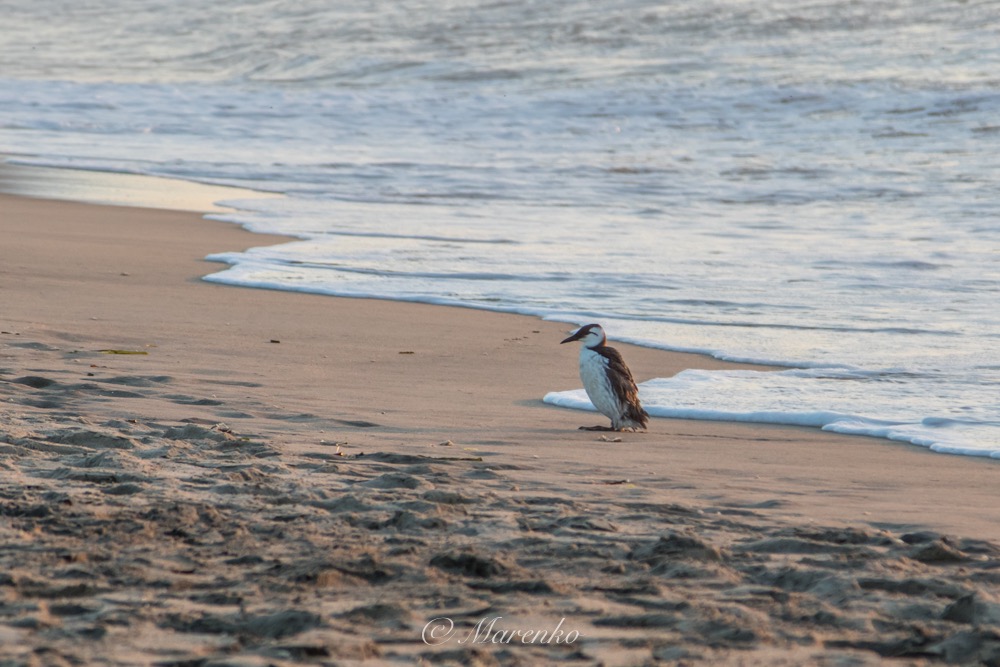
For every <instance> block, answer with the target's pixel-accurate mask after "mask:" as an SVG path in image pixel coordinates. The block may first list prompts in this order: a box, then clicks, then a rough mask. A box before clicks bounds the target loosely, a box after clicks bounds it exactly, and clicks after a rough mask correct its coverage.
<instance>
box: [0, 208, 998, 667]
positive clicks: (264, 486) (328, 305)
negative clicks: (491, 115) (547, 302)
mask: <svg viewBox="0 0 1000 667" xmlns="http://www.w3.org/2000/svg"><path fill="white" fill-rule="evenodd" d="M0 238H2V242H0V295H2V296H0V300H2V306H3V308H2V311H0V400H2V401H3V408H2V412H0V453H2V457H0V517H2V519H0V532H2V537H0V539H2V542H0V543H2V544H3V545H4V548H3V549H2V550H0V591H2V592H3V596H4V597H3V602H2V606H0V660H3V661H5V664H98V663H111V664H150V665H152V664H156V665H189V664H199V665H201V664H205V665H208V664H241V665H242V664H246V665H255V664H355V663H360V662H363V661H365V660H367V661H368V662H367V663H366V664H414V663H415V662H418V661H420V660H424V661H426V662H427V663H428V664H483V665H491V664H504V665H505V664H524V665H530V664H545V663H550V662H565V663H566V664H646V663H655V662H657V661H660V662H665V663H668V664H670V663H673V662H676V661H683V662H685V663H689V664H698V663H701V664H806V663H821V664H877V663H878V662H880V661H881V660H882V659H883V658H886V657H899V658H902V659H903V660H902V662H901V663H900V664H924V663H929V662H938V661H946V662H953V663H962V664H968V663H975V662H976V661H986V662H988V661H996V660H1000V626H998V625H997V624H998V623H1000V588H998V585H997V580H998V578H1000V575H998V574H997V572H998V566H1000V550H998V548H997V547H996V546H995V543H997V542H998V541H1000V522H998V518H1000V510H998V509H997V504H996V500H995V499H996V488H997V476H998V473H1000V468H998V467H997V464H996V463H995V462H992V461H983V460H974V459H969V458H965V457H958V456H947V455H941V454H934V453H931V452H928V451H925V450H922V449H920V448H918V447H914V446H909V445H901V444H894V443H890V442H887V441H882V440H876V439H870V438H862V437H848V436H839V435H836V434H830V433H825V432H822V431H819V430H815V429H805V428H793V427H772V426H755V425H748V424H726V423H715V422H701V421H685V420H662V419H654V420H652V422H651V425H650V430H649V432H648V433H641V434H632V433H622V434H599V433H591V432H583V431H578V430H577V426H580V425H583V424H586V425H593V424H596V423H600V422H601V421H602V419H603V418H599V417H597V416H596V415H594V414H593V413H584V412H576V411H569V410H562V409H558V408H554V407H551V406H547V405H545V404H543V403H542V402H541V400H540V399H541V397H542V396H543V395H544V394H545V393H546V392H547V391H552V390H560V389H568V388H573V387H577V386H579V379H578V378H577V375H576V350H575V349H570V346H562V347H560V346H559V345H558V342H559V340H561V339H562V338H563V337H564V336H565V335H566V332H567V330H568V328H567V327H566V326H565V325H562V324H556V323H551V322H543V321H539V320H537V319H533V318H528V317H520V316H512V315H503V314H496V313H488V312H482V311H475V310H469V309H460V308H444V307H436V306H428V305H418V304H406V303H395V302H387V301H376V300H362V299H336V298H330V297H321V296H313V295H306V294H290V293H277V292H271V291H266V290H251V289H240V288H233V287H227V286H222V285H215V284H210V283H206V282H203V281H201V280H200V276H203V275H205V274H207V273H209V272H212V271H214V270H217V269H218V268H220V267H219V265H217V264H212V263H209V262H205V261H204V260H202V259H201V258H203V257H204V256H206V255H207V254H209V253H212V252H220V251H225V250H233V249H239V248H245V247H248V246H251V245H264V244H268V243H275V242H279V241H280V240H281V239H280V238H278V237H267V236H263V235H251V234H249V233H247V232H244V231H243V230H241V229H239V228H238V227H236V226H234V225H230V224H226V223H220V222H212V221H206V220H203V219H202V218H201V217H200V215H198V214H194V213H183V212H176V211H164V210H157V209H149V208H128V207H109V206H96V205H89V204H80V203H72V202H61V201H54V200H45V199H28V198H23V197H16V196H6V195H0ZM618 347H619V348H620V349H621V350H622V352H623V354H624V355H625V357H626V359H627V360H628V362H629V364H630V366H631V367H632V369H633V371H634V373H635V374H636V375H637V379H639V380H640V381H641V380H644V379H646V378H649V377H654V376H660V377H662V376H668V375H671V374H673V373H676V372H678V371H680V370H682V369H684V368H721V367H732V366H733V365H732V364H724V363H721V362H717V361H715V360H712V359H708V358H705V357H700V356H696V355H683V354H673V353H666V352H661V351H655V350H648V349H642V348H636V347H632V346H627V345H621V346H618ZM435 619H437V620H435ZM557 640H558V641H557Z"/></svg>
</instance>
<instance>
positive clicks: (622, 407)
mask: <svg viewBox="0 0 1000 667" xmlns="http://www.w3.org/2000/svg"><path fill="white" fill-rule="evenodd" d="M573 341H580V342H581V343H583V347H581V348H580V379H581V380H583V388H584V389H585V390H586V391H587V396H588V397H590V402H591V403H593V404H594V407H595V408H597V411H598V412H600V413H601V414H603V415H604V416H606V417H608V418H609V419H611V427H610V428H608V427H607V426H581V427H580V429H581V430H584V431H635V430H638V429H642V430H645V429H646V422H647V421H649V415H648V414H647V413H646V411H645V410H644V409H643V408H642V403H640V402H639V389H638V387H636V386H635V380H634V379H632V371H630V370H629V369H628V366H626V365H625V360H624V359H623V358H622V355H621V353H620V352H619V351H618V350H616V349H615V348H613V347H608V345H607V342H608V337H607V336H606V335H605V333H604V329H603V327H601V325H600V324H586V325H584V326H582V327H580V328H579V329H577V330H576V332H575V333H574V334H573V335H572V336H570V337H569V338H567V339H566V340H564V341H562V342H561V343H559V344H560V345H562V344H564V343H572V342H573Z"/></svg>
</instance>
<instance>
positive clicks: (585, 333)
mask: <svg viewBox="0 0 1000 667" xmlns="http://www.w3.org/2000/svg"><path fill="white" fill-rule="evenodd" d="M575 340H578V341H580V342H581V343H583V345H584V347H598V346H600V345H604V343H606V342H607V340H608V338H607V336H605V335H604V329H602V328H601V325H600V324H585V325H583V326H582V327H580V328H579V329H577V330H576V333H574V334H573V335H572V336H570V337H569V338H567V339H566V340H564V341H562V343H572V342H573V341H575ZM562 343H559V344H560V345H562Z"/></svg>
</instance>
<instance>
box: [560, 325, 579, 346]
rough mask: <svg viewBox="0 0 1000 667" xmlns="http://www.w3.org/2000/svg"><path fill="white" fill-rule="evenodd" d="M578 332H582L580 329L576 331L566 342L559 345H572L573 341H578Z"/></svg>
mask: <svg viewBox="0 0 1000 667" xmlns="http://www.w3.org/2000/svg"><path fill="white" fill-rule="evenodd" d="M580 331H582V329H578V330H577V332H576V333H575V334H573V335H572V336H570V337H569V338H567V339H566V340H564V341H561V342H560V343H559V344H560V345H562V344H563V343H572V342H573V341H575V340H580Z"/></svg>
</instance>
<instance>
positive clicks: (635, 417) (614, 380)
mask: <svg viewBox="0 0 1000 667" xmlns="http://www.w3.org/2000/svg"><path fill="white" fill-rule="evenodd" d="M594 351H595V352H597V353H599V354H600V355H601V356H602V357H604V358H605V359H607V360H608V379H609V380H611V384H612V385H613V386H614V390H615V394H616V395H617V396H622V397H623V398H624V399H625V405H624V408H625V416H626V417H628V418H629V419H631V420H632V421H634V422H638V423H639V424H642V425H643V427H645V426H646V422H647V421H648V420H649V415H648V414H646V411H645V410H643V409H642V404H641V403H640V402H639V388H638V387H636V386H635V380H634V379H633V378H632V371H630V370H629V368H628V366H626V365H625V360H624V359H623V358H622V355H621V353H620V352H619V351H618V350H616V349H615V348H613V347H608V346H607V345H602V346H600V347H597V348H594Z"/></svg>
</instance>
